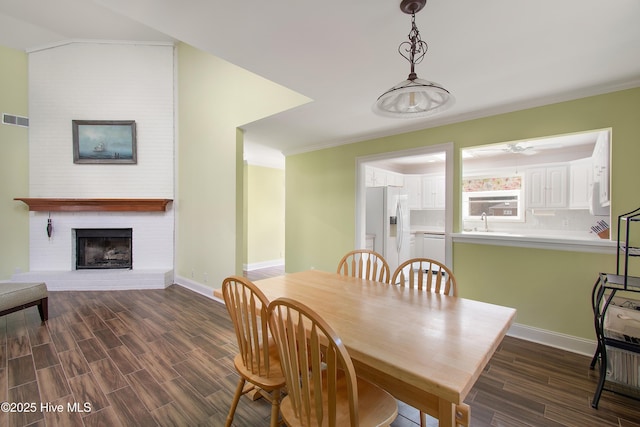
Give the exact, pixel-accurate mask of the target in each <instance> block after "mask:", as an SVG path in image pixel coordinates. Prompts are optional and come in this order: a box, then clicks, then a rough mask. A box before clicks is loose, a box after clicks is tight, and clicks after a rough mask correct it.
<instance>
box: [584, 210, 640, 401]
mask: <svg viewBox="0 0 640 427" xmlns="http://www.w3.org/2000/svg"><path fill="white" fill-rule="evenodd" d="M634 222H640V208H638V209H636V210H634V211H631V212H628V213H626V214H623V215H620V216H619V217H618V249H619V250H618V252H617V255H616V272H615V274H612V273H600V274H599V275H598V280H596V283H595V284H594V286H593V290H592V291H591V304H592V308H593V318H594V327H595V330H596V337H597V339H598V347H597V349H596V353H595V354H594V355H593V359H592V360H591V369H594V368H595V365H596V364H597V363H598V362H600V378H599V380H598V386H597V388H596V392H595V395H594V397H593V401H592V402H591V406H592V407H594V408H597V407H598V402H599V401H600V397H601V396H602V391H603V390H605V383H606V381H607V349H608V348H615V349H620V350H625V351H629V352H632V353H638V354H640V343H636V342H634V341H633V340H632V339H631V338H629V339H628V340H627V339H625V340H623V339H618V338H615V337H611V336H607V331H606V330H605V319H606V316H607V311H608V310H609V308H610V307H611V306H612V305H613V304H612V302H613V300H614V297H615V296H616V293H617V292H618V291H625V292H638V293H640V277H635V276H630V275H629V258H633V257H637V256H640V247H638V246H629V241H630V240H629V239H630V235H631V233H630V228H631V227H630V226H631V225H632V224H633V223H634ZM636 381H637V378H636ZM617 384H619V383H617ZM638 385H639V386H640V384H638ZM624 386H625V387H629V388H630V389H631V388H632V389H634V390H640V387H637V386H634V385H633V384H629V385H624ZM616 391H617V392H620V391H618V390H616ZM629 396H630V397H633V398H637V396H635V395H631V394H629Z"/></svg>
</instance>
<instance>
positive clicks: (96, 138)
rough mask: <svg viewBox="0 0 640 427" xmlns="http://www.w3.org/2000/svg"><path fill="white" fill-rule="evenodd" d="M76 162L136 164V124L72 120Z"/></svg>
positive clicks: (130, 122)
mask: <svg viewBox="0 0 640 427" xmlns="http://www.w3.org/2000/svg"><path fill="white" fill-rule="evenodd" d="M73 161H74V163H137V156H136V122H135V121H133V120H127V121H100V120H73Z"/></svg>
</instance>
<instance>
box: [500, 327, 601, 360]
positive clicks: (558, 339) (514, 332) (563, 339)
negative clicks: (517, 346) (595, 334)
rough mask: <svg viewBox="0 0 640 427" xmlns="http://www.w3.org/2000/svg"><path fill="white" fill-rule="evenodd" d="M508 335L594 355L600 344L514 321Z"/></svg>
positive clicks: (586, 354) (573, 351)
mask: <svg viewBox="0 0 640 427" xmlns="http://www.w3.org/2000/svg"><path fill="white" fill-rule="evenodd" d="M507 335H509V336H510V337H515V338H521V339H523V340H526V341H531V342H535V343H538V344H543V345H548V346H549V347H554V348H559V349H560V350H565V351H570V352H572V353H578V354H583V355H585V356H593V354H594V353H595V351H596V348H597V346H598V345H597V342H596V341H595V340H588V339H585V338H579V337H574V336H572V335H566V334H562V333H559V332H553V331H548V330H546V329H539V328H534V327H533V326H527V325H521V324H518V323H514V324H513V325H512V326H511V328H509V331H508V332H507Z"/></svg>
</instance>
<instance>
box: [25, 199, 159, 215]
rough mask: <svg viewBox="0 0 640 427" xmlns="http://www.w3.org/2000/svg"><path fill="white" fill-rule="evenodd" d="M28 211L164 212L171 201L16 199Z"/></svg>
mask: <svg viewBox="0 0 640 427" xmlns="http://www.w3.org/2000/svg"><path fill="white" fill-rule="evenodd" d="M13 200H20V201H21V202H24V203H26V204H27V205H28V206H29V210H30V211H45V212H164V210H165V209H166V207H167V204H168V203H169V202H171V199H48V198H23V197H16V198H15V199H13Z"/></svg>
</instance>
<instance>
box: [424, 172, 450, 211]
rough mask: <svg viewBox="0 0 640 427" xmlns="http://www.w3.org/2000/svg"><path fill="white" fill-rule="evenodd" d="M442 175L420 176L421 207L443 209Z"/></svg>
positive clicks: (443, 182)
mask: <svg viewBox="0 0 640 427" xmlns="http://www.w3.org/2000/svg"><path fill="white" fill-rule="evenodd" d="M445 188H446V186H445V179H444V175H424V176H423V177H422V209H444V207H445V200H446V196H445Z"/></svg>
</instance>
